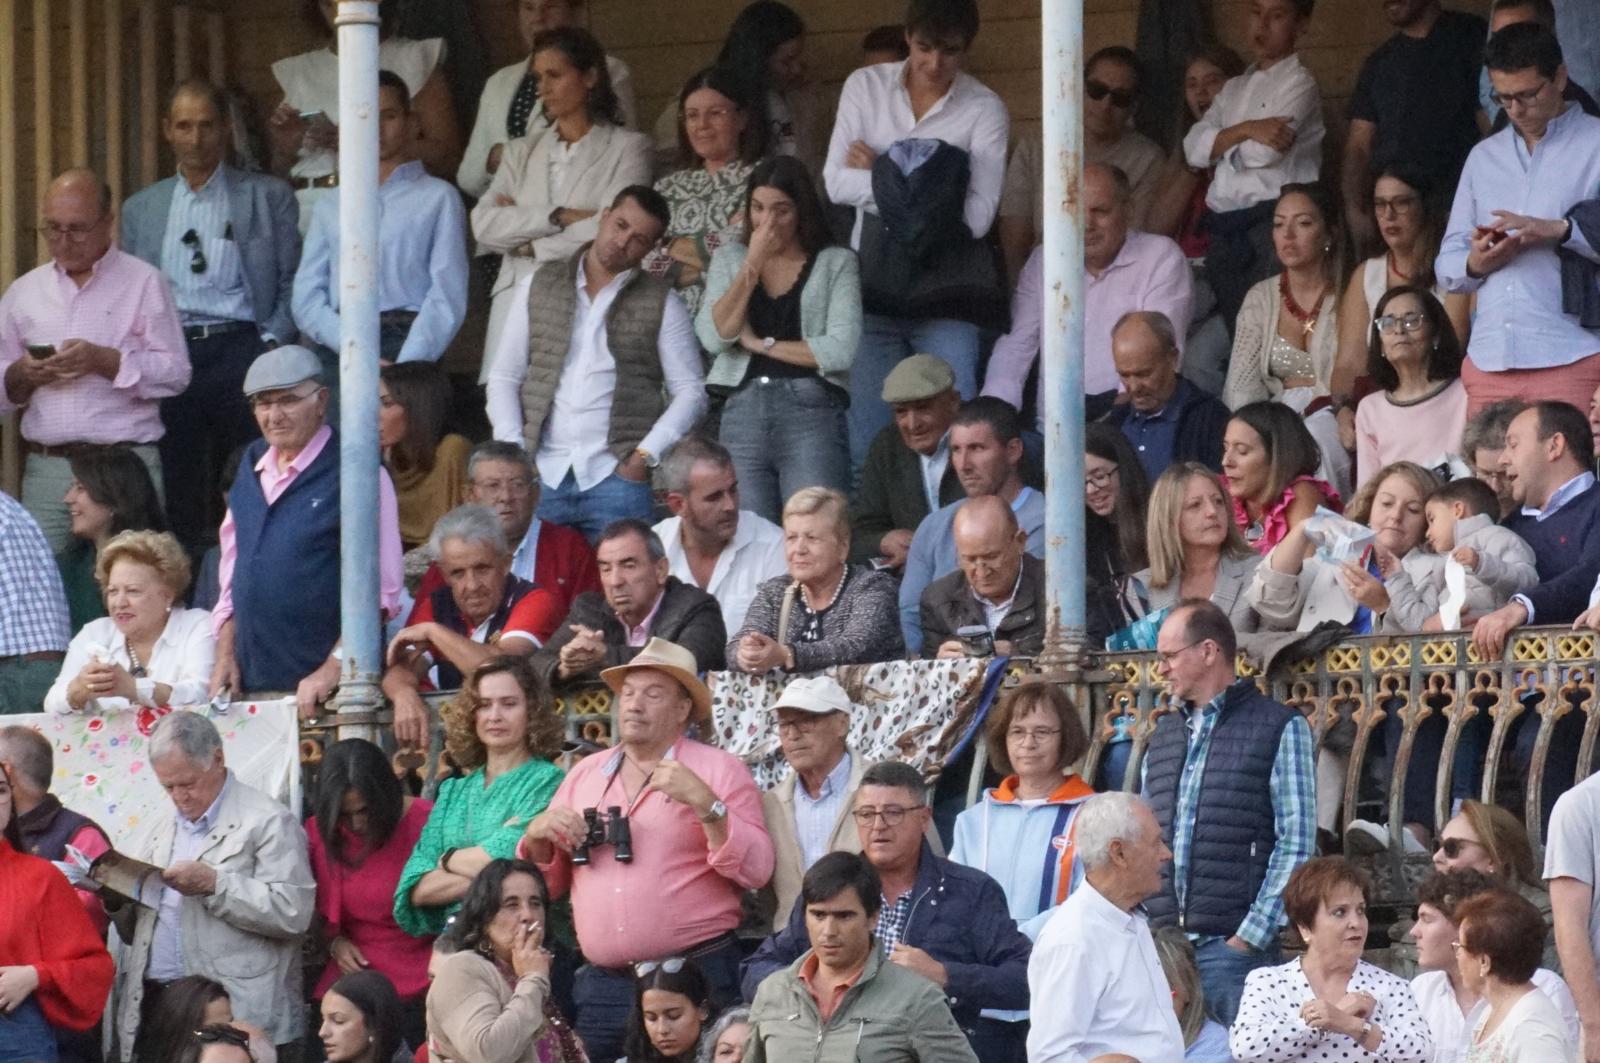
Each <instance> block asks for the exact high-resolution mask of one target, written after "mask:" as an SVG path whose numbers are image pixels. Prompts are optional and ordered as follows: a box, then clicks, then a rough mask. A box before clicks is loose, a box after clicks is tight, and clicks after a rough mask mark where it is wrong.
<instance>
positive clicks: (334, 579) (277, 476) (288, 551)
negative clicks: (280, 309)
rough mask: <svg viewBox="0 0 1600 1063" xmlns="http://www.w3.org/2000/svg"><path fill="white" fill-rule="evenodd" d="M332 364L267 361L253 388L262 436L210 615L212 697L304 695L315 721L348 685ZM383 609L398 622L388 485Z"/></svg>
mask: <svg viewBox="0 0 1600 1063" xmlns="http://www.w3.org/2000/svg"><path fill="white" fill-rule="evenodd" d="M321 374H322V363H321V361H320V360H319V359H318V358H317V356H316V355H315V354H314V353H312V352H311V351H310V350H308V349H306V348H305V347H299V346H293V345H291V346H287V347H279V348H277V349H275V350H271V351H268V352H266V353H265V354H263V355H261V356H260V357H259V358H257V359H256V360H255V362H254V363H253V364H252V365H251V366H250V372H249V373H248V374H247V375H246V376H245V378H244V393H245V395H246V396H247V397H248V398H249V400H250V406H251V408H252V409H253V410H254V411H255V417H256V424H257V425H259V426H260V428H261V436H262V438H260V439H258V440H256V441H255V442H254V443H252V444H251V445H250V447H249V448H248V449H247V450H246V451H245V453H244V457H243V458H241V459H240V462H239V471H238V475H237V476H236V477H235V478H234V482H233V489H232V490H231V491H230V492H229V493H228V511H227V514H226V515H225V516H224V517H223V518H222V531H221V535H220V538H221V541H222V542H221V547H222V551H221V553H222V558H221V562H220V564H219V565H218V568H217V579H218V584H219V586H220V592H219V593H218V596H217V604H216V607H215V608H214V609H212V611H211V617H212V624H213V627H214V629H215V631H216V636H217V663H216V667H215V669H214V670H213V671H212V673H211V695H212V697H216V696H217V695H218V694H220V693H222V692H223V691H228V692H230V693H231V694H232V695H235V696H237V695H238V694H240V693H242V692H244V691H250V692H252V693H266V692H274V693H287V692H289V691H293V692H294V693H295V695H296V697H297V699H298V700H299V703H300V713H301V715H302V716H311V715H315V713H316V711H317V706H318V705H319V704H321V703H322V702H323V701H326V700H327V698H328V696H329V695H330V694H332V693H333V690H334V688H335V687H336V686H337V685H338V681H339V664H340V658H339V651H338V648H337V645H336V644H337V643H338V641H339V441H338V439H337V438H336V437H335V435H334V431H333V429H332V428H329V427H328V426H327V424H326V423H324V418H325V416H326V414H327V407H328V389H327V388H326V387H324V386H323V384H322V380H321ZM375 545H376V547H377V550H378V572H379V577H380V604H381V605H382V607H383V611H384V613H385V614H386V615H393V613H394V612H395V610H396V609H398V608H399V604H400V591H401V589H402V586H403V579H404V568H403V565H402V562H401V549H400V518H399V511H398V508H397V507H396V504H395V494H394V483H393V482H392V481H391V480H390V479H389V474H388V472H387V471H384V470H382V469H380V470H379V476H378V542H377V543H376V544H375Z"/></svg>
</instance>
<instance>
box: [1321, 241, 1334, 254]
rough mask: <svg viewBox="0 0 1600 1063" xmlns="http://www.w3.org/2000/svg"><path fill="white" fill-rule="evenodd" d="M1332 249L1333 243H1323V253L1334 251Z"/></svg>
mask: <svg viewBox="0 0 1600 1063" xmlns="http://www.w3.org/2000/svg"><path fill="white" fill-rule="evenodd" d="M1332 250H1333V244H1331V243H1327V244H1323V245H1322V253H1323V254H1327V253H1328V252H1329V251H1332Z"/></svg>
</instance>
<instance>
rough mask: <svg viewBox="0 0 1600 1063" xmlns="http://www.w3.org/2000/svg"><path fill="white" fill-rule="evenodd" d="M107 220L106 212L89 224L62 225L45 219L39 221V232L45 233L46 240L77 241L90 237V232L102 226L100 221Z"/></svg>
mask: <svg viewBox="0 0 1600 1063" xmlns="http://www.w3.org/2000/svg"><path fill="white" fill-rule="evenodd" d="M105 220H106V218H105V215H104V214H102V215H101V216H100V217H99V218H97V219H95V220H94V221H92V222H90V223H89V224H87V225H60V224H57V223H56V222H53V221H49V220H45V221H42V222H40V223H39V228H38V232H40V233H42V234H44V238H45V239H46V240H71V241H73V242H77V241H79V240H86V239H88V238H89V234H90V233H92V232H94V231H95V230H96V229H98V228H100V223H101V222H103V221H105Z"/></svg>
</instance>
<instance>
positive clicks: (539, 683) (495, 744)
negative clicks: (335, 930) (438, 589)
mask: <svg viewBox="0 0 1600 1063" xmlns="http://www.w3.org/2000/svg"><path fill="white" fill-rule="evenodd" d="M440 715H441V717H443V719H444V728H445V749H446V751H448V752H449V754H450V759H451V760H452V761H454V762H455V764H456V766H457V767H458V768H459V769H461V771H463V772H465V773H466V774H464V775H458V776H456V777H455V778H453V779H446V780H445V781H444V783H443V784H442V785H441V786H440V787H439V796H438V798H437V799H436V800H435V802H434V806H433V812H432V813H431V814H430V815H429V816H428V822H427V825H426V826H424V827H423V828H422V836H421V837H420V838H418V839H417V845H416V848H415V849H413V850H412V852H411V858H410V859H409V860H407V861H406V866H405V869H404V870H403V871H402V872H401V873H400V881H399V884H398V885H397V886H396V887H395V895H394V918H395V922H396V923H398V924H399V925H400V928H401V929H403V930H405V931H406V932H407V933H410V934H417V935H423V934H438V933H441V932H442V931H443V930H444V928H445V924H446V923H448V922H449V918H450V916H452V915H454V914H455V911H456V909H457V908H459V907H460V904H461V898H462V897H464V896H466V893H467V888H468V887H469V886H471V885H472V879H473V877H474V876H476V875H477V874H478V872H480V871H482V870H483V869H484V868H485V867H487V866H488V864H489V862H490V861H491V860H504V859H510V858H511V857H513V856H515V855H516V851H517V842H518V840H519V839H520V838H521V837H522V828H523V827H525V826H527V824H528V821H529V820H531V819H532V818H533V817H534V816H536V815H538V814H539V813H540V812H543V811H544V809H545V806H547V805H548V804H549V803H550V799H551V798H552V797H554V796H555V792H556V787H557V786H558V785H559V784H560V783H561V774H562V773H561V769H560V768H557V767H556V766H555V764H554V763H552V761H553V759H554V758H555V756H556V755H557V754H558V753H560V752H561V741H562V738H563V735H564V733H565V731H564V727H563V724H562V720H561V717H560V716H558V715H557V714H556V712H555V706H554V699H553V698H552V696H551V694H550V688H549V686H548V685H546V683H545V681H544V679H543V678H542V677H541V676H540V675H539V673H538V672H537V671H535V670H534V668H533V667H532V666H531V665H530V664H529V663H528V661H527V659H526V658H523V657H491V658H489V659H488V660H487V661H484V662H483V663H482V664H480V665H479V666H478V667H477V668H476V669H474V670H473V672H472V675H471V676H470V677H469V678H468V679H467V684H466V687H465V688H464V689H463V690H462V692H461V695H460V696H459V697H457V698H456V699H455V700H454V701H451V702H450V703H449V704H447V705H446V706H445V707H444V708H443V709H442V710H441V711H440Z"/></svg>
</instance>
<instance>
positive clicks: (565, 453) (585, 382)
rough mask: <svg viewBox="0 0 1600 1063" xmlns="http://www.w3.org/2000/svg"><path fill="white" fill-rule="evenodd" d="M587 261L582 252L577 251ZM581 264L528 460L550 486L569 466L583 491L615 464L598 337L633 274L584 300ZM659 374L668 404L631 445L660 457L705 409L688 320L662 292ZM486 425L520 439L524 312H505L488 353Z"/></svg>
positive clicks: (606, 357) (611, 383)
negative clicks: (557, 372)
mask: <svg viewBox="0 0 1600 1063" xmlns="http://www.w3.org/2000/svg"><path fill="white" fill-rule="evenodd" d="M585 259H587V256H585ZM586 265H587V261H583V262H579V264H578V276H577V280H576V284H577V288H578V299H577V303H576V305H575V306H574V307H573V311H572V339H571V342H570V343H569V344H568V346H567V357H566V361H565V362H564V363H562V367H561V382H560V383H559V384H558V385H556V393H555V399H554V401H553V402H552V403H551V405H550V413H549V415H548V416H547V417H546V418H545V423H544V433H543V435H542V437H541V439H540V442H539V452H538V454H537V455H535V458H534V463H535V464H536V465H537V466H538V468H539V479H541V480H542V481H544V482H545V483H547V484H550V485H551V486H555V485H557V484H559V483H561V481H562V480H564V479H565V478H566V475H567V471H568V470H571V471H572V473H573V475H574V476H575V477H576V478H577V481H578V489H579V490H580V491H587V490H589V489H590V488H592V487H594V486H595V485H596V484H598V483H599V482H600V481H601V480H604V479H605V478H606V477H607V476H610V475H611V474H612V473H613V472H615V471H616V468H617V459H616V458H614V457H613V456H612V455H611V451H610V450H609V449H608V448H607V445H606V440H607V435H608V433H609V430H610V426H611V401H612V396H613V394H614V393H615V392H616V388H617V363H616V359H615V358H613V357H612V354H611V346H610V340H609V338H608V337H607V334H606V319H607V317H608V316H609V315H610V313H611V304H612V303H614V302H615V301H616V298H617V293H618V292H620V291H621V290H622V287H623V285H625V284H626V283H627V282H628V280H629V278H631V277H632V276H633V271H632V270H628V271H627V272H624V273H620V274H618V275H617V276H616V277H615V278H613V279H612V281H611V283H610V284H607V285H606V286H605V287H604V288H601V289H600V291H599V292H598V293H597V294H596V295H595V297H594V299H593V300H592V301H591V300H590V298H589V290H588V288H587V287H586V282H585V273H584V270H585V267H586ZM656 343H657V347H658V349H659V351H660V354H661V369H662V374H663V376H664V377H665V379H666V384H667V392H668V394H669V395H670V397H671V401H670V402H669V403H668V404H667V408H666V409H665V410H663V411H662V412H661V416H660V417H658V418H657V419H656V423H655V425H654V426H652V427H651V429H650V431H649V432H648V433H647V434H646V435H645V437H644V439H642V440H640V442H639V449H640V450H643V451H646V452H648V453H650V454H654V455H656V456H658V457H659V456H660V455H662V454H665V453H666V452H667V449H668V448H669V447H671V446H672V444H674V443H676V442H677V441H678V440H680V439H682V438H683V437H684V436H685V435H686V434H687V433H688V431H689V429H690V428H692V427H693V426H694V422H695V420H696V419H697V418H699V416H700V414H701V412H702V411H703V410H704V409H705V402H706V393H705V375H704V374H705V370H704V358H703V356H702V355H701V353H700V343H699V341H698V340H696V339H695V338H694V323H693V322H691V321H690V320H689V311H688V310H687V309H686V308H685V307H684V305H683V300H682V299H680V298H678V296H677V294H676V293H674V292H668V293H667V298H666V302H665V303H664V304H663V306H662V310H661V329H660V332H659V334H658V337H657V341H656ZM491 359H492V361H491V368H490V370H489V389H488V390H489V395H488V406H489V423H490V425H491V426H492V427H493V429H494V437H495V438H496V439H498V440H501V441H503V442H507V443H518V444H520V443H522V442H523V434H522V433H523V423H522V381H523V378H524V377H526V376H527V375H528V315H527V314H511V315H509V316H508V317H507V319H506V323H505V328H504V329H503V330H502V331H501V334H500V338H499V344H498V345H497V346H496V348H495V350H494V352H493V354H492V355H491Z"/></svg>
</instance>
